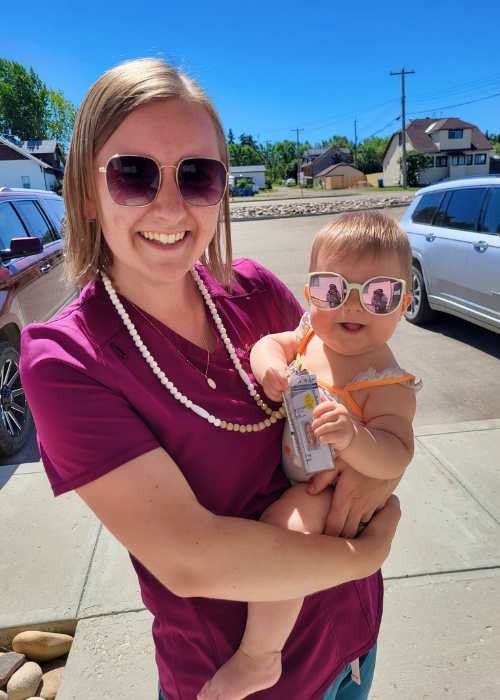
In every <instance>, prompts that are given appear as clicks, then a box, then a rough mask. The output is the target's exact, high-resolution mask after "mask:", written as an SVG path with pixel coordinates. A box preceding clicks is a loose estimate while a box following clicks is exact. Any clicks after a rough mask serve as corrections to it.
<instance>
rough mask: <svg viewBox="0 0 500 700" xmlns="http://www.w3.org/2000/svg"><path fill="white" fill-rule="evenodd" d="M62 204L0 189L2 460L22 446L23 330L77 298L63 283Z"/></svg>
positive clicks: (27, 416) (26, 425)
mask: <svg viewBox="0 0 500 700" xmlns="http://www.w3.org/2000/svg"><path fill="white" fill-rule="evenodd" d="M63 222H64V202H63V200H62V199H61V197H59V196H58V195H56V194H54V193H52V192H46V191H44V190H26V189H25V190H18V189H9V188H8V187H3V188H0V455H3V456H5V455H13V454H15V453H16V452H17V451H18V450H20V449H21V447H22V446H23V445H24V443H25V442H26V440H27V438H28V433H29V429H30V425H31V412H30V409H29V406H28V404H27V403H26V398H25V396H24V391H23V387H22V386H21V380H20V377H19V350H20V336H21V330H22V329H23V328H24V327H25V326H27V325H28V324H29V323H35V322H36V321H47V320H48V319H50V318H52V317H53V316H55V315H56V314H57V313H58V312H59V311H60V310H61V309H62V308H63V307H64V306H66V304H68V303H69V302H70V301H72V300H73V299H74V298H76V296H77V293H78V292H77V291H76V290H75V288H69V287H68V286H66V285H65V284H64V281H63V267H64V266H63V264H62V263H63V258H64V252H63V247H62V246H63V238H62V230H63Z"/></svg>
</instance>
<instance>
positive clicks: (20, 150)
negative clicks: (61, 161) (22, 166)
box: [0, 136, 53, 169]
mask: <svg viewBox="0 0 500 700" xmlns="http://www.w3.org/2000/svg"><path fill="white" fill-rule="evenodd" d="M0 143H3V144H4V145H5V146H8V147H9V148H12V150H14V151H17V152H18V153H21V155H23V156H25V157H26V158H28V159H29V160H32V161H33V162H34V163H36V164H37V165H39V166H40V167H41V168H51V167H52V166H50V165H47V163H44V162H43V160H39V159H38V158H35V156H32V155H31V153H30V152H29V151H25V150H24V148H22V147H20V146H17V145H16V144H15V143H12V141H9V139H6V138H5V136H0ZM52 169H53V168H52Z"/></svg>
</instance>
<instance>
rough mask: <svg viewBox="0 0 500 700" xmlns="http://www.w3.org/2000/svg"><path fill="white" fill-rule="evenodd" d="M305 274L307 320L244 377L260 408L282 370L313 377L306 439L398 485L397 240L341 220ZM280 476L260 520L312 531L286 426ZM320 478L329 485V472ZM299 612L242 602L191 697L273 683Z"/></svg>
mask: <svg viewBox="0 0 500 700" xmlns="http://www.w3.org/2000/svg"><path fill="white" fill-rule="evenodd" d="M309 269H310V273H309V281H308V284H307V286H306V288H305V295H306V298H307V300H308V302H309V306H310V312H309V313H306V314H304V316H303V318H302V320H301V323H300V326H299V328H298V329H297V330H296V331H290V332H286V333H279V334H276V335H269V336H266V337H265V338H263V339H261V340H260V341H259V342H258V343H257V344H256V345H255V346H254V348H253V349H252V353H251V357H250V360H251V366H252V371H253V373H254V375H255V378H256V379H257V381H258V382H259V383H260V384H261V385H262V387H263V390H264V392H265V393H266V395H267V396H268V397H269V398H270V399H271V400H273V401H280V400H281V399H282V392H283V391H284V390H285V389H286V388H287V387H288V376H289V374H290V372H296V371H300V370H304V369H306V370H307V371H309V372H311V373H313V374H315V375H317V379H318V385H319V386H320V388H321V394H322V403H321V404H320V405H318V406H316V408H315V409H314V413H313V417H314V422H313V423H312V431H314V437H315V439H316V440H318V441H319V442H320V443H323V444H328V445H329V446H330V449H331V450H332V455H333V456H335V455H337V454H338V455H340V456H341V457H342V459H343V460H344V461H345V462H346V463H347V464H348V465H349V466H351V467H352V468H353V469H355V470H357V471H359V472H361V473H362V474H365V475H366V476H369V477H374V478H378V479H393V478H395V477H399V476H401V475H402V474H403V472H404V470H405V469H406V467H407V466H408V464H409V463H410V461H411V459H412V457H413V430H412V420H413V417H414V414H415V408H416V398H415V394H416V391H418V389H419V388H420V386H421V385H420V383H417V382H416V381H415V377H414V376H412V375H410V374H407V373H406V372H404V371H403V370H402V369H400V368H399V366H398V364H397V362H396V359H395V358H394V355H393V354H392V352H391V350H390V349H389V347H388V345H387V341H388V340H389V339H390V338H391V336H392V335H393V333H394V331H395V330H396V326H397V324H398V322H399V321H400V320H401V319H402V318H403V314H404V312H405V311H406V309H407V308H408V306H409V304H410V302H411V294H409V293H408V288H409V286H410V279H411V248H410V244H409V241H408V237H407V236H406V233H405V232H404V231H403V229H402V228H401V226H400V225H399V224H398V223H397V222H396V221H394V220H393V219H389V218H388V217H386V216H384V215H383V214H381V213H378V212H356V213H353V214H345V215H343V216H341V217H340V218H338V219H336V220H335V221H332V222H330V223H328V224H327V225H326V226H325V227H324V228H322V229H321V231H319V233H318V234H317V235H316V238H315V240H314V243H313V247H312V253H311V263H310V268H309ZM283 468H284V470H285V473H286V474H287V476H288V477H289V478H290V480H291V481H292V483H293V484H295V485H293V486H292V487H291V488H290V489H288V490H287V491H286V492H285V493H284V494H283V496H282V497H281V498H280V499H279V500H278V501H276V502H275V503H273V504H272V505H271V506H269V508H267V510H266V511H265V512H264V513H263V515H262V517H261V520H262V521H264V522H266V523H269V524H271V525H275V526H278V527H284V528H288V529H291V530H298V531H300V532H304V533H306V534H309V533H314V534H321V533H323V531H324V528H325V523H326V519H327V516H328V513H329V512H330V508H331V503H332V494H333V489H331V488H325V489H323V490H321V491H320V492H319V493H317V494H314V495H311V494H310V493H309V492H308V484H307V483H305V482H307V481H309V480H310V478H311V474H308V473H306V472H305V470H304V468H303V466H302V464H301V461H300V459H299V458H298V456H297V455H296V454H295V450H294V447H293V442H292V439H291V434H290V429H289V426H288V424H287V425H286V426H285V430H284V435H283ZM330 474H331V479H329V482H331V481H333V479H334V478H335V477H336V475H337V474H336V472H335V471H332V472H330ZM298 482H303V483H298ZM366 524H367V523H360V526H362V527H364V526H365V525H366ZM302 603H303V599H300V600H287V601H283V602H272V603H250V604H249V606H248V618H247V624H246V629H245V633H244V635H243V639H242V641H241V644H240V647H239V649H238V650H237V651H236V653H235V655H234V656H233V657H231V658H230V659H229V661H227V663H226V664H224V666H222V667H221V668H220V669H219V670H218V671H217V673H216V674H215V676H214V677H213V678H212V680H211V681H209V682H207V683H206V684H205V686H204V687H203V689H202V691H201V693H200V694H199V695H198V700H240V699H241V698H244V697H246V696H247V695H250V694H251V693H255V692H257V691H259V690H263V689H264V688H268V687H271V686H272V685H274V684H275V683H276V682H277V681H278V679H279V677H280V675H281V651H282V649H283V646H284V644H285V642H286V640H287V639H288V636H289V634H290V632H291V631H292V628H293V626H294V624H295V621H296V619H297V617H298V614H299V612H300V609H301V607H302ZM353 668H354V664H353Z"/></svg>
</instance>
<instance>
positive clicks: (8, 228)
mask: <svg viewBox="0 0 500 700" xmlns="http://www.w3.org/2000/svg"><path fill="white" fill-rule="evenodd" d="M27 235H28V232H27V231H26V229H25V228H24V226H23V224H22V222H21V220H20V218H19V217H18V215H17V214H16V212H15V210H14V208H13V207H12V206H11V205H10V204H9V202H2V204H0V245H1V247H2V248H3V249H5V248H10V241H11V239H12V238H23V237H24V236H27Z"/></svg>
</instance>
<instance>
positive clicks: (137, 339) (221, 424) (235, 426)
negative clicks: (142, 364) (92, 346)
mask: <svg viewBox="0 0 500 700" xmlns="http://www.w3.org/2000/svg"><path fill="white" fill-rule="evenodd" d="M190 272H191V274H192V275H193V278H194V280H195V282H196V284H197V285H198V288H199V290H200V292H201V294H202V296H203V298H204V299H205V303H206V305H207V306H208V308H209V309H210V313H211V314H212V316H213V319H214V321H215V324H216V326H217V330H218V331H219V334H220V337H221V339H222V341H223V343H224V345H225V346H226V348H227V351H228V353H229V357H230V358H231V360H232V361H233V364H234V367H235V369H236V370H237V371H238V373H239V375H240V377H241V379H242V380H243V382H245V384H246V387H247V389H248V391H249V393H250V396H251V397H252V398H253V399H254V401H255V402H256V404H257V406H259V407H260V408H261V409H262V410H263V411H264V412H265V413H266V414H267V415H268V416H269V418H266V419H265V420H264V421H262V422H260V423H253V424H252V423H249V424H248V425H240V424H239V423H228V422H227V421H225V420H221V419H220V418H216V417H215V416H212V415H211V414H210V413H209V412H208V411H206V410H205V409H204V408H201V406H197V405H196V404H195V403H193V402H192V401H191V400H190V399H188V398H187V396H184V395H183V394H182V393H181V392H180V391H179V390H178V389H177V387H176V386H174V384H173V382H171V381H170V380H169V379H168V377H166V376H165V372H162V370H161V369H160V368H159V366H158V363H157V362H156V361H155V359H154V357H153V356H152V355H151V353H150V352H149V350H148V349H147V347H146V345H145V344H144V343H143V342H142V340H141V336H140V335H139V333H138V332H137V329H136V327H135V326H134V324H133V323H132V321H131V320H130V316H129V315H128V313H127V312H126V311H125V309H124V307H123V304H122V303H121V301H120V300H119V299H118V294H117V293H116V291H115V289H114V287H113V285H112V283H111V280H110V279H109V277H108V276H107V275H106V273H105V272H101V277H102V281H103V282H104V286H105V288H106V291H107V292H108V294H109V298H110V299H111V303H112V304H113V306H114V307H115V309H116V310H117V311H118V314H119V315H120V318H121V319H122V321H123V323H124V324H125V327H126V328H127V330H128V332H129V333H130V335H131V337H132V340H133V341H134V343H135V345H136V347H137V348H138V350H139V352H140V353H141V355H142V356H143V358H144V359H145V360H146V362H147V363H148V365H149V366H150V367H151V369H152V371H153V374H155V375H156V376H157V377H158V379H159V380H160V382H161V383H162V384H163V386H164V387H165V388H166V389H168V391H169V392H170V393H171V394H172V396H173V397H174V399H177V401H180V403H182V404H184V406H185V407H186V408H190V409H191V410H192V411H194V412H195V413H196V414H197V415H198V416H201V418H205V419H206V420H207V421H208V422H209V423H212V425H215V427H216V428H224V429H225V430H235V431H237V432H240V433H247V432H252V431H255V432H256V431H257V430H264V428H269V426H270V425H272V424H273V423H276V421H277V420H280V419H281V418H283V416H285V415H286V410H285V407H284V405H282V406H281V407H280V409H279V410H278V411H273V409H272V408H269V406H267V404H265V403H264V401H263V400H262V399H261V397H260V396H259V394H258V393H257V389H256V387H255V385H254V384H252V381H251V379H250V377H249V376H248V374H247V373H246V372H245V370H244V369H243V367H242V366H241V362H240V361H239V360H238V356H237V354H236V351H235V349H234V347H233V345H232V343H231V341H230V340H229V338H228V337H227V333H226V329H225V328H224V324H223V323H222V320H221V318H220V316H219V314H218V313H217V308H216V306H215V304H214V302H213V301H212V299H211V297H210V294H209V292H208V290H207V288H206V287H205V285H204V283H203V280H202V279H201V277H200V275H199V274H198V271H197V270H196V268H195V267H192V268H191V270H190Z"/></svg>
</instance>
